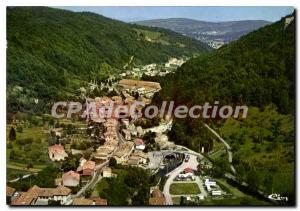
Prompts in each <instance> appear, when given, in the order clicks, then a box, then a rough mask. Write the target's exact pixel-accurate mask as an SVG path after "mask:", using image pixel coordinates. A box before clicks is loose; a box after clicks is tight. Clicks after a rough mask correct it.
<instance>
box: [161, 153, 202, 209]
mask: <svg viewBox="0 0 300 211" xmlns="http://www.w3.org/2000/svg"><path fill="white" fill-rule="evenodd" d="M197 166H198V161H197V156H196V155H190V159H189V161H188V162H183V163H182V164H181V165H180V166H178V167H177V168H176V169H175V170H173V171H172V172H170V173H169V174H167V176H169V178H168V179H167V181H166V183H165V186H164V190H163V193H164V196H165V198H166V205H173V201H172V196H171V194H170V186H171V184H172V183H173V180H174V179H175V178H176V176H177V175H178V174H179V173H180V172H182V171H183V170H184V169H185V168H191V169H194V170H196V169H197Z"/></svg>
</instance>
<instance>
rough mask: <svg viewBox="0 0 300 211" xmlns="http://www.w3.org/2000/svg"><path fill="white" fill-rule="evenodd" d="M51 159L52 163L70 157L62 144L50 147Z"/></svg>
mask: <svg viewBox="0 0 300 211" xmlns="http://www.w3.org/2000/svg"><path fill="white" fill-rule="evenodd" d="M48 154H49V158H50V159H51V160H52V161H61V160H64V159H65V158H66V157H68V154H67V153H66V152H65V148H64V146H62V145H60V144H54V145H52V146H50V147H48Z"/></svg>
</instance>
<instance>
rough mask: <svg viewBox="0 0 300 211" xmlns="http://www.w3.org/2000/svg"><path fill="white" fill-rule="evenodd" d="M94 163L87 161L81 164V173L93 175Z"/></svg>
mask: <svg viewBox="0 0 300 211" xmlns="http://www.w3.org/2000/svg"><path fill="white" fill-rule="evenodd" d="M95 167H96V163H95V162H94V161H91V160H89V161H87V162H85V163H84V164H83V166H82V175H84V176H93V175H94V172H95Z"/></svg>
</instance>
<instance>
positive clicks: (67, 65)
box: [7, 7, 210, 108]
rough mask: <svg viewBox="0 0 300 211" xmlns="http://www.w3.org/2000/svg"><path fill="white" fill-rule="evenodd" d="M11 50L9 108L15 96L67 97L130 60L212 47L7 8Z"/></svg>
mask: <svg viewBox="0 0 300 211" xmlns="http://www.w3.org/2000/svg"><path fill="white" fill-rule="evenodd" d="M7 46H8V48H7V84H8V97H9V99H8V100H9V102H8V103H10V102H11V104H14V102H13V101H11V100H12V99H11V98H12V97H11V94H16V93H17V92H18V93H19V92H20V93H21V94H19V95H18V96H17V97H18V98H19V99H21V98H22V99H23V98H24V101H26V100H28V99H29V97H35V98H38V99H40V102H42V101H43V100H49V99H55V100H59V99H64V98H66V96H68V93H72V92H73V91H74V89H78V88H79V84H80V83H81V82H82V81H88V80H91V79H100V80H101V79H103V78H104V77H107V76H108V75H109V74H111V73H114V72H115V71H122V67H123V66H124V65H125V64H126V63H127V62H128V61H129V60H130V58H131V57H132V56H133V62H134V64H149V63H159V62H163V61H167V60H168V58H170V57H181V56H193V55H199V54H201V53H203V52H206V51H208V50H209V49H210V48H209V47H208V46H207V45H205V44H202V43H201V42H198V41H196V40H193V39H190V38H187V37H184V36H182V35H179V34H177V33H175V32H172V31H169V30H165V29H152V28H148V27H143V26H132V25H131V24H126V23H123V22H120V21H116V20H112V19H109V18H106V17H103V16H101V15H97V14H93V13H88V12H82V13H74V12H70V11H66V10H61V9H54V8H47V7H11V8H10V7H9V8H7ZM24 104H27V102H24ZM9 107H10V106H9ZM10 108H11V107H10Z"/></svg>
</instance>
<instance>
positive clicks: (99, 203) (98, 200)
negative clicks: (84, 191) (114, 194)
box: [90, 197, 107, 206]
mask: <svg viewBox="0 0 300 211" xmlns="http://www.w3.org/2000/svg"><path fill="white" fill-rule="evenodd" d="M90 199H91V200H93V205H96V206H105V205H107V200H106V199H102V198H100V197H98V198H96V197H95V198H90Z"/></svg>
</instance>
